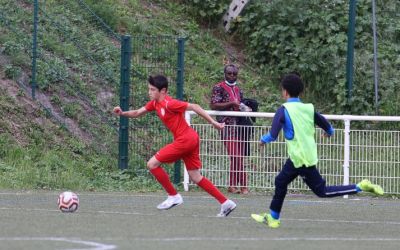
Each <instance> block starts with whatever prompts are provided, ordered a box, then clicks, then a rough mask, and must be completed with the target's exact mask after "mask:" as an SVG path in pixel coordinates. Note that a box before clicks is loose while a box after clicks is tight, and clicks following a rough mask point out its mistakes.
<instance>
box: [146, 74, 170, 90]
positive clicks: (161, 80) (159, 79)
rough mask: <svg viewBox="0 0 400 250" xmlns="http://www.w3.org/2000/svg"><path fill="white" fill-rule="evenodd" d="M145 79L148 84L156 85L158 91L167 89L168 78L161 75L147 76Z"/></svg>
mask: <svg viewBox="0 0 400 250" xmlns="http://www.w3.org/2000/svg"><path fill="white" fill-rule="evenodd" d="M147 80H148V81H149V83H150V85H152V86H154V87H156V88H157V89H158V90H159V91H161V90H162V89H163V88H165V90H168V79H167V78H166V77H165V76H163V75H156V76H149V79H147Z"/></svg>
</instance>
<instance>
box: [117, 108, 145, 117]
mask: <svg viewBox="0 0 400 250" xmlns="http://www.w3.org/2000/svg"><path fill="white" fill-rule="evenodd" d="M147 112H148V111H147V109H146V108H145V107H141V108H140V109H136V110H129V111H122V109H121V107H119V106H117V107H115V108H114V109H113V113H114V114H116V115H119V116H125V117H128V118H137V117H140V116H142V115H144V114H146V113H147Z"/></svg>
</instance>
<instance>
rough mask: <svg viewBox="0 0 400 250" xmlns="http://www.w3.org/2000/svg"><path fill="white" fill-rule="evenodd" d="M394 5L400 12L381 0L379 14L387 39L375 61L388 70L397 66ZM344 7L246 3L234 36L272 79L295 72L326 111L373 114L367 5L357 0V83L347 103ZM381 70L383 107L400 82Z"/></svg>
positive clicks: (323, 0) (338, 1) (313, 1)
mask: <svg viewBox="0 0 400 250" xmlns="http://www.w3.org/2000/svg"><path fill="white" fill-rule="evenodd" d="M396 6H397V7H399V3H398V2H393V1H383V2H382V3H380V4H379V5H378V11H377V12H378V18H379V19H378V20H379V24H378V29H379V30H380V32H381V33H382V34H390V36H389V37H380V39H381V40H380V43H379V45H380V47H379V51H378V54H379V57H380V58H379V60H380V62H383V63H385V62H386V61H390V62H392V66H389V68H398V67H399V66H400V64H399V62H398V61H399V59H398V56H397V55H398V54H399V46H398V45H397V44H398V42H396V41H398V40H396V39H398V37H399V35H400V29H399V27H400V20H398V18H397V19H396V18H394V17H395V15H396V12H395V11H394V10H395V9H396V8H397V7H396ZM348 8H349V3H348V1H342V0H335V1H327V0H310V1H302V0H293V1H290V4H288V1H285V0H275V1H270V2H268V3H267V4H266V3H265V1H261V0H256V1H250V2H249V4H248V6H246V9H245V12H244V14H243V17H241V18H239V19H238V20H237V22H236V28H237V33H239V34H240V37H241V38H242V39H243V41H245V43H246V45H247V53H248V54H249V55H251V57H252V60H253V62H255V63H259V64H261V65H263V67H264V68H266V69H267V72H269V74H270V75H271V76H273V77H275V78H279V77H280V76H281V75H282V74H284V73H287V72H290V71H297V72H299V73H300V74H301V75H302V77H303V78H304V80H305V82H306V83H307V92H306V96H307V98H308V99H310V100H311V101H314V102H318V103H321V106H322V107H324V108H325V110H324V111H330V112H335V113H342V112H349V113H352V114H370V113H373V112H374V89H373V71H372V70H373V67H372V66H373V61H372V60H373V49H372V44H373V42H372V41H373V40H372V32H371V23H372V21H371V15H372V10H371V3H370V1H367V0H360V1H357V18H356V19H357V23H356V34H355V37H356V42H355V64H354V67H355V76H354V80H355V82H354V89H353V96H352V98H351V99H350V100H349V101H348V100H347V97H346V84H345V83H346V68H345V66H346V52H347V27H348ZM396 58H397V59H396ZM384 71H386V70H381V75H380V76H381V85H380V95H381V103H382V104H383V106H382V107H384V106H385V102H386V101H387V97H389V96H387V94H389V92H388V91H387V89H392V88H393V86H399V84H400V81H399V79H393V78H390V77H389V76H387V73H386V72H384ZM389 71H391V70H389ZM393 81H394V82H393ZM397 98H398V97H397ZM392 100H393V99H392ZM397 110H399V109H398V108H397ZM383 112H384V113H390V112H389V111H388V110H386V111H383Z"/></svg>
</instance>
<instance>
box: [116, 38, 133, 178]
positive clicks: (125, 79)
mask: <svg viewBox="0 0 400 250" xmlns="http://www.w3.org/2000/svg"><path fill="white" fill-rule="evenodd" d="M131 56H132V42H131V37H130V36H125V35H124V36H121V79H120V84H121V86H120V106H121V108H122V110H123V111H127V110H128V109H129V96H130V82H131V76H130V69H131ZM128 144H129V119H128V118H127V117H122V116H121V117H120V122H119V159H118V167H119V168H120V169H121V170H123V169H127V168H128V161H129V158H128Z"/></svg>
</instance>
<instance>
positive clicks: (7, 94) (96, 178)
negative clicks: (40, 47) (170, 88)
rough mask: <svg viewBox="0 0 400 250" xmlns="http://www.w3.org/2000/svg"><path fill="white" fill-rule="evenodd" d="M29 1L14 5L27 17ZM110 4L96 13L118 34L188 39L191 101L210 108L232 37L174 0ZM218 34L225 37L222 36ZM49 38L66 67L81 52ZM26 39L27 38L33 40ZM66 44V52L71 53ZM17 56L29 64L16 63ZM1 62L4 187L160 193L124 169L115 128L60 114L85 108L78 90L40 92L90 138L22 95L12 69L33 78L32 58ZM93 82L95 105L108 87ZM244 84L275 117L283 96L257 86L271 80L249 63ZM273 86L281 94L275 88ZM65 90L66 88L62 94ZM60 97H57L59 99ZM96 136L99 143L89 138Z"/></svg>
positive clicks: (6, 33)
mask: <svg viewBox="0 0 400 250" xmlns="http://www.w3.org/2000/svg"><path fill="white" fill-rule="evenodd" d="M2 1H3V0H2ZM6 2H7V1H6ZM26 2H28V3H29V1H16V4H18V5H19V6H20V7H21V6H22V7H23V8H24V9H25V10H26V11H27V13H29V11H31V9H30V7H31V6H30V5H29V4H27V3H26ZM88 2H90V1H88ZM105 2H107V3H108V6H107V5H106V4H105V6H106V7H105V8H104V9H101V8H99V9H98V10H97V11H99V12H98V13H99V15H102V17H104V18H105V19H106V21H108V23H109V24H110V26H111V27H112V28H113V29H114V30H116V31H119V32H126V33H128V34H133V35H135V34H147V35H163V34H169V35H180V36H186V37H188V42H187V47H186V58H185V63H186V65H185V67H186V75H185V77H186V78H185V80H186V85H185V98H186V99H187V100H188V101H191V102H197V103H200V104H201V105H203V106H204V107H206V108H207V107H208V99H209V94H210V90H211V87H212V85H213V84H214V83H215V82H217V81H220V80H221V76H222V72H221V70H222V62H223V60H224V58H226V57H229V55H228V54H227V52H226V49H227V48H229V51H230V53H236V52H235V48H234V47H233V46H231V45H229V38H228V37H225V35H224V34H223V33H221V32H219V31H218V30H215V29H214V30H211V29H204V28H202V27H200V26H199V25H198V24H197V23H196V22H195V21H194V20H192V19H190V18H189V17H187V16H186V15H185V13H183V9H182V8H181V7H180V6H179V5H177V4H175V3H173V2H169V1H167V2H164V1H139V0H130V1H122V0H121V1H105ZM46 4H47V9H49V10H50V9H53V8H54V9H55V10H57V8H60V6H59V5H57V1H47V2H46ZM110 6H111V7H112V8H110ZM59 11H60V10H59ZM61 11H62V9H61ZM15 15H16V16H15V17H14V18H17V19H18V18H21V19H23V18H25V22H29V20H30V17H29V16H28V17H23V15H24V14H21V13H20V15H21V16H17V15H18V13H16V14H15ZM25 15H26V13H25ZM108 15H109V16H108ZM107 17H108V20H107ZM11 18H13V17H11ZM76 23H77V24H76V27H75V28H78V30H86V29H87V27H86V26H82V27H79V22H76ZM92 29H93V27H92ZM1 31H2V35H0V42H1V47H3V48H4V47H5V46H4V44H5V43H6V42H7V41H8V42H9V41H12V38H11V36H12V32H11V31H10V30H7V29H5V28H3V29H1ZM93 32H95V35H96V36H97V37H98V39H108V40H110V38H107V36H105V34H104V33H103V32H101V31H100V30H99V31H98V32H97V33H96V31H95V30H93ZM215 35H217V37H219V38H216V37H215ZM50 38H52V37H51V34H49V35H48V39H47V40H46V46H47V47H46V48H47V49H48V51H49V53H52V57H53V58H58V59H59V60H60V61H61V62H66V57H68V55H71V54H73V55H74V53H77V52H76V51H74V50H76V49H74V48H73V47H72V46H61V47H60V46H57V43H56V42H54V41H52V40H51V39H50ZM26 39H28V40H29V36H28V38H26ZM14 41H15V40H14ZM67 45H69V44H67ZM63 47H65V48H68V51H66V50H65V49H63ZM57 52H59V53H57ZM67 52H68V53H67ZM238 54H240V53H238ZM18 56H19V57H22V58H23V59H19V60H16V58H17V57H18ZM239 57H240V56H239ZM0 59H1V60H0V78H1V80H0V88H1V90H0V115H1V116H2V117H7V119H2V121H1V122H0V132H1V133H0V173H1V174H0V187H1V188H18V189H24V188H45V189H65V188H70V189H75V190H76V189H81V190H99V189H102V190H104V189H105V190H139V189H141V188H146V189H154V188H158V186H154V185H151V184H150V183H153V182H152V180H151V179H150V180H149V179H146V178H144V177H136V176H135V174H134V173H129V172H126V173H120V172H119V171H118V169H117V159H116V154H117V143H116V140H117V136H116V135H115V133H113V132H112V131H110V128H109V127H107V125H104V126H103V125H99V124H98V122H97V121H96V120H93V121H91V120H90V118H89V122H91V123H92V124H97V126H96V127H92V126H88V124H87V123H88V121H86V123H84V122H83V121H84V119H82V116H83V117H86V116H88V117H90V115H93V112H87V110H86V109H84V110H79V107H80V106H82V105H79V106H78V107H76V106H72V108H74V107H75V109H78V110H75V112H74V113H73V114H72V115H70V116H68V114H66V113H65V112H61V111H63V110H65V108H66V107H70V108H71V103H76V102H78V103H80V104H81V103H82V102H83V100H81V99H79V96H76V95H74V94H71V93H74V89H72V88H71V89H70V88H69V87H68V86H62V85H60V86H57V85H54V86H52V88H51V89H48V88H44V89H43V90H42V92H41V93H43V94H44V95H45V96H47V97H48V99H49V100H50V102H51V104H52V107H53V108H54V109H53V111H54V112H56V113H58V114H59V115H60V116H61V117H62V118H63V119H65V120H68V121H71V122H72V123H73V124H74V125H75V127H76V129H75V130H74V131H75V132H76V130H80V129H81V130H82V131H83V132H82V133H87V136H84V135H82V133H79V131H78V132H76V133H71V130H69V131H68V130H66V129H65V128H63V126H60V124H59V123H58V122H56V121H55V120H54V119H51V117H50V116H49V115H48V114H46V112H44V111H43V109H41V107H40V106H39V105H38V103H37V102H33V101H32V100H31V99H30V98H28V97H27V96H28V95H29V92H24V91H23V90H21V89H20V88H19V87H18V85H17V83H16V81H15V80H16V79H17V78H16V77H15V78H14V79H9V78H13V76H12V74H11V73H12V70H14V69H17V70H19V71H22V74H24V73H25V72H26V73H27V74H29V63H27V61H28V62H29V58H28V60H27V58H26V57H23V56H22V55H20V54H17V56H15V57H13V56H12V55H11V56H10V55H4V53H2V55H1V58H0ZM17 59H18V58H17ZM77 60H78V59H77ZM79 61H80V59H79ZM62 65H64V66H65V65H66V66H67V68H68V69H69V70H71V71H72V70H74V69H71V68H70V67H71V65H70V64H68V63H64V64H62ZM80 66H82V67H85V64H83V63H82V65H81V64H80ZM10 69H11V70H10ZM10 71H11V73H10ZM25 78H26V77H25ZM87 80H88V81H90V83H91V84H90V85H91V86H90V88H89V87H87V88H84V89H83V91H84V92H87V93H88V95H92V96H93V100H92V101H93V102H98V101H99V100H98V99H96V98H98V96H99V95H98V93H100V92H101V91H102V90H103V89H104V88H102V87H101V85H100V84H99V83H97V82H96V79H95V78H93V79H92V78H91V79H87ZM240 80H241V81H242V82H243V84H242V85H243V88H244V89H245V92H246V93H249V94H248V95H247V96H249V97H256V98H258V99H259V98H263V99H264V100H265V101H264V102H262V103H269V105H270V106H265V105H262V106H261V111H269V112H272V110H273V108H275V106H276V105H277V103H278V100H279V98H278V96H277V94H269V92H270V90H269V88H263V89H262V90H260V89H257V87H259V86H260V83H261V82H262V81H268V80H266V79H263V78H262V77H261V76H259V75H257V72H254V71H253V70H251V66H245V65H243V66H242V71H241V79H240ZM26 83H27V80H26V79H25V84H26ZM96 86H97V87H96ZM112 88H113V87H112ZM271 89H272V91H273V92H275V90H274V88H273V87H272V88H271ZM61 90H64V91H63V92H60V91H61ZM57 91H59V92H57ZM55 93H58V94H57V95H56V94H55ZM59 93H62V94H59ZM115 93H118V92H117V88H115V87H114V89H110V90H109V94H111V95H112V97H111V98H109V99H107V102H108V103H106V104H104V107H102V108H104V109H109V108H110V107H112V106H113V105H114V103H117V102H118V101H117V100H118V99H117V98H118V96H117V95H116V94H115ZM55 96H58V97H57V98H54V97H55ZM55 99H56V100H55ZM266 100H268V101H266ZM113 102H114V103H113ZM89 110H90V109H89ZM57 111H58V112H57ZM92 111H93V110H92ZM89 125H90V124H89ZM74 131H72V132H74ZM96 134H101V135H102V134H104V136H105V137H104V141H103V142H102V143H103V144H104V145H103V146H104V147H101V149H100V150H99V148H98V147H96V146H95V145H98V141H96V137H95V136H93V135H96ZM90 138H95V139H93V140H94V141H88V140H90ZM143 167H144V166H143Z"/></svg>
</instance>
